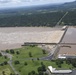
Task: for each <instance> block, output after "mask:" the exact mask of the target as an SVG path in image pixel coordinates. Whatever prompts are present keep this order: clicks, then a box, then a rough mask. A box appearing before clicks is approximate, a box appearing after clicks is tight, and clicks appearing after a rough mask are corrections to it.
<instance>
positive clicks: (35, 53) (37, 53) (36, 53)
mask: <svg viewBox="0 0 76 75" xmlns="http://www.w3.org/2000/svg"><path fill="white" fill-rule="evenodd" d="M14 51H15V54H14V55H13V59H14V60H15V59H23V60H24V59H26V58H30V57H29V52H31V54H32V57H31V58H39V57H43V56H46V55H47V54H48V52H46V54H43V52H42V49H41V48H39V47H37V46H35V47H31V46H25V47H22V48H19V49H15V50H14ZM16 51H19V52H20V54H18V55H17V54H16Z"/></svg>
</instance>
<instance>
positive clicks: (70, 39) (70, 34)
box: [59, 27, 76, 56]
mask: <svg viewBox="0 0 76 75" xmlns="http://www.w3.org/2000/svg"><path fill="white" fill-rule="evenodd" d="M62 43H64V44H62V45H61V47H60V51H59V54H67V55H74V56H76V28H73V27H69V28H68V30H67V32H66V34H65V36H64V38H63V40H62ZM65 43H68V44H65Z"/></svg>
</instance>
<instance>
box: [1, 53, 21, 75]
mask: <svg viewBox="0 0 76 75" xmlns="http://www.w3.org/2000/svg"><path fill="white" fill-rule="evenodd" d="M1 54H2V55H3V56H7V57H8V58H9V59H10V60H9V61H8V64H9V65H10V67H11V68H12V70H13V71H14V73H15V74H18V75H20V74H19V73H18V72H17V71H16V69H15V68H14V66H13V65H12V55H11V54H9V53H6V52H1Z"/></svg>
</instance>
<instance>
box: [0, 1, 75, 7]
mask: <svg viewBox="0 0 76 75" xmlns="http://www.w3.org/2000/svg"><path fill="white" fill-rule="evenodd" d="M71 1H75V0H0V8H7V7H18V6H33V5H42V4H54V3H63V2H71Z"/></svg>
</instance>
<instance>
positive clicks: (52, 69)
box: [48, 66, 72, 74]
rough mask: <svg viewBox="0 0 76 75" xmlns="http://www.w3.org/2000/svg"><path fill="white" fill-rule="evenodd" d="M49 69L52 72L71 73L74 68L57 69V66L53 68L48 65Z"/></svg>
mask: <svg viewBox="0 0 76 75" xmlns="http://www.w3.org/2000/svg"><path fill="white" fill-rule="evenodd" d="M48 69H49V71H50V72H51V73H57V74H62V73H63V74H65V73H71V72H72V70H57V69H56V68H53V67H52V66H48Z"/></svg>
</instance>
